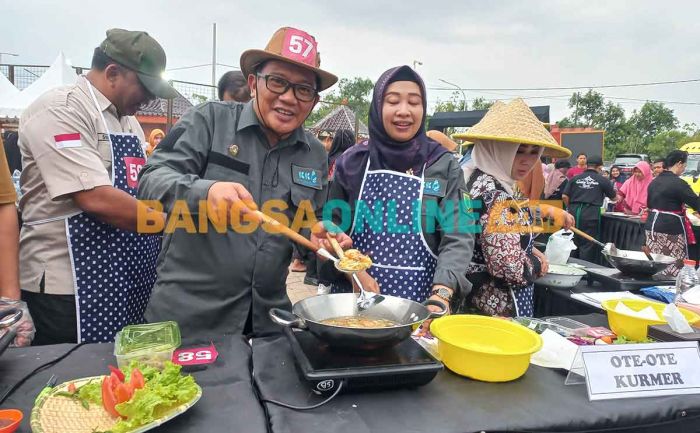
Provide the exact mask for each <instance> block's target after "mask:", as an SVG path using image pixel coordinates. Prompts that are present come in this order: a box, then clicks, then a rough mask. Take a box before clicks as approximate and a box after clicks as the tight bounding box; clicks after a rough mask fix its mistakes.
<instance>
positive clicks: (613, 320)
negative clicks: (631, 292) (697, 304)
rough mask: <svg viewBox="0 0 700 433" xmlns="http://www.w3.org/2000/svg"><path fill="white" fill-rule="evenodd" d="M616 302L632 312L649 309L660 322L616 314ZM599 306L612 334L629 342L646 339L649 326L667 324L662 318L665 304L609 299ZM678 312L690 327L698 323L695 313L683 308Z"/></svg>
mask: <svg viewBox="0 0 700 433" xmlns="http://www.w3.org/2000/svg"><path fill="white" fill-rule="evenodd" d="M618 302H622V303H623V304H625V305H626V306H628V307H629V308H630V309H631V310H634V311H641V310H643V309H644V308H646V307H651V308H653V309H654V311H655V312H656V314H658V316H659V319H660V320H647V319H641V318H638V317H633V316H629V315H627V314H622V313H618V312H616V311H615V308H616V307H617V303H618ZM601 306H602V307H603V310H605V311H607V312H608V325H609V326H610V329H611V330H612V332H614V333H615V334H617V335H624V336H625V337H627V338H628V339H630V340H644V339H646V338H647V331H648V327H649V326H650V325H662V324H665V323H668V322H666V319H664V316H663V312H664V308H666V304H662V303H661V302H655V301H646V300H644V299H610V300H607V301H603V303H602V304H601ZM679 310H680V312H681V313H682V314H683V316H684V317H685V318H686V320H687V321H688V323H690V324H691V325H692V324H694V323H696V322H698V321H700V316H699V315H697V314H696V313H693V312H692V311H688V310H686V309H685V308H679Z"/></svg>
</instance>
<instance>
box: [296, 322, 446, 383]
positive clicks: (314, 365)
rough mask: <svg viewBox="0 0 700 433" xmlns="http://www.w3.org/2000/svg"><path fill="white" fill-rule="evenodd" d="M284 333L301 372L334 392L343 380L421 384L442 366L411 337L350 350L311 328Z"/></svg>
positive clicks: (309, 379) (432, 376)
mask: <svg viewBox="0 0 700 433" xmlns="http://www.w3.org/2000/svg"><path fill="white" fill-rule="evenodd" d="M285 334H286V335H287V339H288V340H289V344H290V346H291V348H292V351H293V352H294V358H295V360H296V365H297V367H298V370H299V373H300V374H301V376H302V377H303V378H304V379H305V380H306V381H308V382H309V383H310V385H311V387H312V388H313V389H314V390H315V391H317V392H322V393H327V392H333V391H335V390H336V389H337V387H338V385H339V383H340V382H341V381H345V384H344V389H345V390H346V391H352V390H363V391H365V390H372V389H374V390H380V389H391V388H410V387H418V386H423V385H425V384H427V383H429V382H430V381H431V380H433V378H434V377H435V375H436V374H437V373H438V371H440V370H442V363H441V362H440V361H438V360H436V359H435V358H433V357H432V356H431V355H430V354H429V353H428V352H427V351H426V350H425V349H423V347H421V345H420V344H418V343H417V342H416V341H414V340H413V339H412V338H410V337H409V338H407V339H405V340H404V341H402V342H400V343H398V344H396V345H395V346H392V347H388V348H385V349H380V350H373V351H370V352H349V351H347V350H341V349H335V348H332V347H330V346H329V345H328V344H327V343H325V342H323V341H321V340H319V339H318V338H316V337H315V336H314V335H313V334H312V333H310V332H308V331H302V330H291V329H289V328H287V329H285Z"/></svg>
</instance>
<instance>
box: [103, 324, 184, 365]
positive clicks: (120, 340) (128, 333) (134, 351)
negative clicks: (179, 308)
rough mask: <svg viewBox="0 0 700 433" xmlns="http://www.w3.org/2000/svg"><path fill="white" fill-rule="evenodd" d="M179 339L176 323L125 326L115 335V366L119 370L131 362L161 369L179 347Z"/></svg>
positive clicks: (178, 329) (178, 328)
mask: <svg viewBox="0 0 700 433" xmlns="http://www.w3.org/2000/svg"><path fill="white" fill-rule="evenodd" d="M180 338H181V337H180V327H179V326H178V325H177V323H176V322H158V323H148V324H144V325H130V326H126V327H124V329H122V330H121V331H120V332H118V333H117V336H116V338H115V342H114V356H115V357H116V358H117V365H118V366H119V368H122V367H128V366H129V364H130V363H131V362H132V361H138V362H141V363H144V364H147V365H150V366H153V367H156V368H162V367H163V365H164V364H165V362H166V361H170V360H171V359H172V357H173V352H174V351H175V349H177V348H178V347H179V346H180V343H181V339H180Z"/></svg>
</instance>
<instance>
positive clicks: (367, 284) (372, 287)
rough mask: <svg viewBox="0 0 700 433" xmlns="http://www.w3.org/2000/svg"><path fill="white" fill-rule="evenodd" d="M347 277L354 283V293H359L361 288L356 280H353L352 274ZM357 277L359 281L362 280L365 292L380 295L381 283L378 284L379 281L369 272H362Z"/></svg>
mask: <svg viewBox="0 0 700 433" xmlns="http://www.w3.org/2000/svg"><path fill="white" fill-rule="evenodd" d="M346 275H347V276H348V279H350V281H351V282H352V291H353V292H355V293H358V292H359V291H360V288H359V287H358V286H357V283H356V282H355V279H354V278H352V274H346ZM356 275H357V279H358V280H360V283H362V287H363V288H364V289H365V292H372V293H380V291H379V283H377V280H375V279H374V278H372V276H371V275H370V274H368V273H367V271H360V272H358V273H357V274H356Z"/></svg>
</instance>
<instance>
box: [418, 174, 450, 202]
mask: <svg viewBox="0 0 700 433" xmlns="http://www.w3.org/2000/svg"><path fill="white" fill-rule="evenodd" d="M446 189H447V182H445V181H444V180H440V179H432V178H428V179H425V182H424V183H423V194H425V195H434V196H437V197H444V196H445V190H446Z"/></svg>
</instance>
